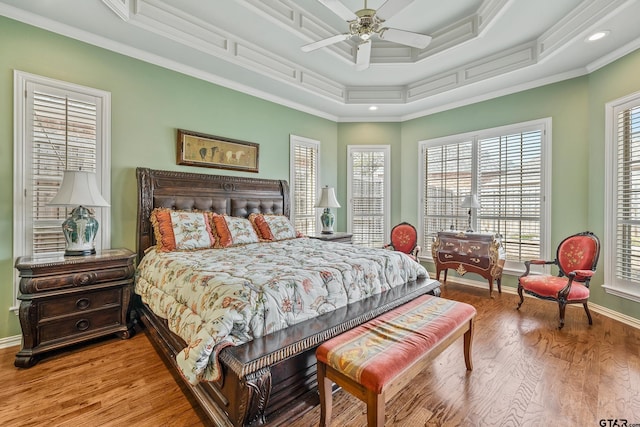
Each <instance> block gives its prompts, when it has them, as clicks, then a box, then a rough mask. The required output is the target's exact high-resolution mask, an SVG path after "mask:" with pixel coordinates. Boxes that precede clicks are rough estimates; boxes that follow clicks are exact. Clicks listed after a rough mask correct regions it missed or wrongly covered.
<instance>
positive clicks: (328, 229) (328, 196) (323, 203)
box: [315, 186, 340, 234]
mask: <svg viewBox="0 0 640 427" xmlns="http://www.w3.org/2000/svg"><path fill="white" fill-rule="evenodd" d="M315 207H316V208H324V211H323V212H322V215H320V221H321V222H322V234H333V223H334V222H335V216H334V215H333V213H332V212H331V208H339V207H340V203H338V200H336V192H335V190H334V189H333V187H329V186H324V187H323V188H322V192H321V193H320V198H319V199H318V203H316V205H315Z"/></svg>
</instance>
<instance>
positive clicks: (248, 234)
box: [211, 214, 260, 248]
mask: <svg viewBox="0 0 640 427" xmlns="http://www.w3.org/2000/svg"><path fill="white" fill-rule="evenodd" d="M211 218H212V223H213V227H214V229H215V232H216V234H217V236H218V240H217V242H216V247H217V248H227V247H229V246H235V245H246V244H247V243H257V242H259V241H260V239H259V238H258V235H257V234H256V231H255V230H254V229H253V225H251V222H250V221H249V220H248V219H247V218H240V217H236V216H226V215H218V214H213V215H212V217H211Z"/></svg>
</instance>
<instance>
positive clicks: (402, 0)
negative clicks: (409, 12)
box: [376, 0, 413, 21]
mask: <svg viewBox="0 0 640 427" xmlns="http://www.w3.org/2000/svg"><path fill="white" fill-rule="evenodd" d="M411 3H413V0H387V1H386V2H384V3H383V4H382V6H380V7H379V8H378V10H377V11H376V16H377V17H378V18H379V19H381V20H383V21H386V20H387V19H389V18H391V17H392V16H393V15H395V14H396V13H398V12H400V11H401V10H402V9H404V8H405V7H407V6H409V5H410V4H411Z"/></svg>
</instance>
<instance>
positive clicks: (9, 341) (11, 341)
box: [0, 335, 22, 348]
mask: <svg viewBox="0 0 640 427" xmlns="http://www.w3.org/2000/svg"><path fill="white" fill-rule="evenodd" d="M21 342H22V335H14V336H12V337H6V338H0V348H7V347H13V346H16V345H20V343H21Z"/></svg>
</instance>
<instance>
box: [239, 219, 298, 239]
mask: <svg viewBox="0 0 640 427" xmlns="http://www.w3.org/2000/svg"><path fill="white" fill-rule="evenodd" d="M249 220H250V221H251V223H252V224H253V226H254V228H255V229H256V231H257V232H258V235H259V236H260V238H261V239H262V240H267V241H270V242H276V241H278V240H287V239H295V238H296V237H299V235H298V233H297V232H296V229H295V227H294V226H293V224H291V221H289V218H287V217H286V216H284V215H263V214H251V215H249Z"/></svg>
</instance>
